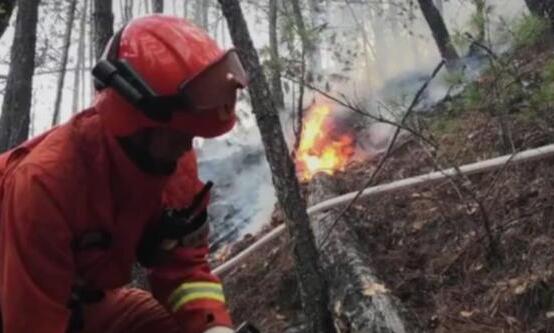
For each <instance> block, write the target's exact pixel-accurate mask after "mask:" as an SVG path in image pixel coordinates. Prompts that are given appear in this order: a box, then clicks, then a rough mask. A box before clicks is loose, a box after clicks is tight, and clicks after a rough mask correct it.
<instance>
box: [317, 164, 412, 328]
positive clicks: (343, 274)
mask: <svg viewBox="0 0 554 333" xmlns="http://www.w3.org/2000/svg"><path fill="white" fill-rule="evenodd" d="M343 186H344V184H341V183H340V182H338V181H336V178H333V177H332V176H329V175H325V174H319V175H316V176H315V177H314V178H313V179H312V180H311V181H310V184H309V190H308V192H309V198H308V202H309V203H310V206H311V205H314V204H317V203H320V202H323V201H324V200H328V199H331V198H334V197H337V196H338V195H339V192H338V189H339V188H341V187H343ZM340 213H341V211H340V210H335V211H333V210H329V211H324V212H321V213H318V214H315V215H313V216H312V220H313V221H319V223H317V224H316V225H317V227H315V228H314V229H316V230H315V238H316V240H317V243H318V244H319V246H320V249H321V262H322V266H323V269H324V271H325V273H326V274H325V276H326V277H327V279H328V288H329V290H330V294H331V304H340V305H341V306H340V308H338V309H337V308H335V309H333V310H335V311H337V312H335V313H334V315H335V318H336V323H337V326H338V327H339V328H341V329H342V330H341V332H363V333H365V332H372V333H406V332H410V333H416V332H418V330H417V329H416V327H412V326H413V325H411V323H412V321H413V320H414V318H413V315H412V314H411V313H408V311H406V309H405V308H404V307H403V306H402V303H401V302H400V301H399V300H398V299H397V298H396V297H395V296H394V295H392V294H391V293H390V292H389V291H388V290H387V288H386V286H385V285H384V284H383V282H381V281H379V279H378V278H377V276H376V274H375V272H374V271H373V269H372V267H371V266H370V262H371V260H370V258H369V254H368V253H367V251H364V250H365V249H364V246H363V245H365V244H361V243H360V241H359V237H358V235H357V234H356V228H357V224H359V222H358V221H357V219H356V215H355V214H345V215H344V216H342V217H341V221H340V222H339V223H338V224H335V221H336V219H337V218H339V214H340Z"/></svg>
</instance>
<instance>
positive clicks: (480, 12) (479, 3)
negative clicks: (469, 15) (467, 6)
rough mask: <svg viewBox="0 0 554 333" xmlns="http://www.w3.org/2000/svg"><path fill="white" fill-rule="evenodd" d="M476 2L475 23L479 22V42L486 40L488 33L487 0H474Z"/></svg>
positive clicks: (477, 37)
mask: <svg viewBox="0 0 554 333" xmlns="http://www.w3.org/2000/svg"><path fill="white" fill-rule="evenodd" d="M473 3H474V4H475V23H476V24H477V27H476V28H477V36H476V39H477V41H478V42H479V43H483V42H484V41H485V35H486V31H485V30H486V26H485V25H486V20H487V1H486V0H473Z"/></svg>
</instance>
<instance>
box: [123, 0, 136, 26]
mask: <svg viewBox="0 0 554 333" xmlns="http://www.w3.org/2000/svg"><path fill="white" fill-rule="evenodd" d="M133 3H134V2H133V0H125V5H124V6H123V11H124V20H125V23H127V22H129V21H130V20H132V19H133Z"/></svg>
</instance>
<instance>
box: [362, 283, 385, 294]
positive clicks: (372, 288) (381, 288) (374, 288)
mask: <svg viewBox="0 0 554 333" xmlns="http://www.w3.org/2000/svg"><path fill="white" fill-rule="evenodd" d="M388 292H389V290H388V289H387V288H386V287H385V285H383V284H380V283H375V282H366V283H365V284H364V286H363V291H362V293H363V294H364V296H375V295H377V294H385V293H388Z"/></svg>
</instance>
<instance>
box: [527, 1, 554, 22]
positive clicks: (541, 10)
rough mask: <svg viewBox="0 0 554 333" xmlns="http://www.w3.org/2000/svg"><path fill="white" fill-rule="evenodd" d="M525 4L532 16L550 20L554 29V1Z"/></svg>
mask: <svg viewBox="0 0 554 333" xmlns="http://www.w3.org/2000/svg"><path fill="white" fill-rule="evenodd" d="M525 4H526V5H527V8H529V11H530V12H531V14H533V15H535V16H538V17H546V18H548V19H549V20H550V24H551V28H552V29H554V0H525Z"/></svg>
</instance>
